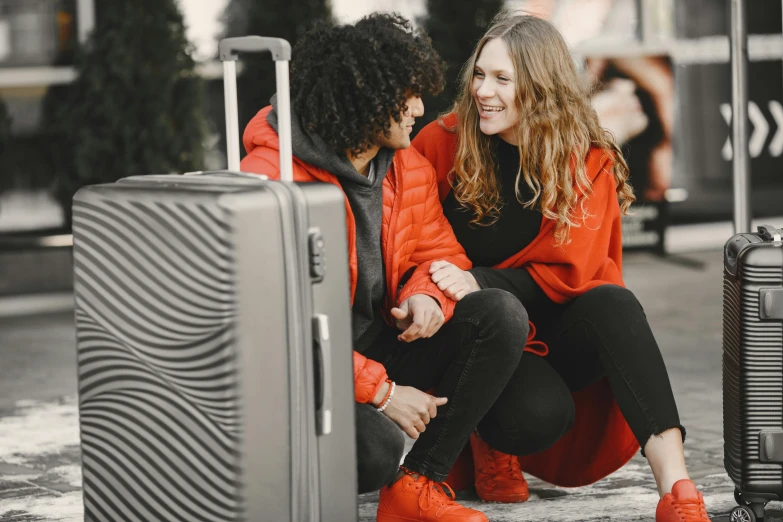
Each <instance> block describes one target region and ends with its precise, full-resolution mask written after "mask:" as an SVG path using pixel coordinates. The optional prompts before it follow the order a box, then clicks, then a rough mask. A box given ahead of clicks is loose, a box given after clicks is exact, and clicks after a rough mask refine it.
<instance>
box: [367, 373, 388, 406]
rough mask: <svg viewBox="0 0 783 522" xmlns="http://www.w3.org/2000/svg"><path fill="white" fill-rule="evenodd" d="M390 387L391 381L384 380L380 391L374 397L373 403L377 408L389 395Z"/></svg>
mask: <svg viewBox="0 0 783 522" xmlns="http://www.w3.org/2000/svg"><path fill="white" fill-rule="evenodd" d="M390 388H391V381H389V380H388V379H387V380H386V382H384V383H383V384H382V385H381V387H380V389H379V390H378V393H376V394H375V397H373V398H372V402H371V404H372V405H373V406H375V407H376V408H377V407H379V406H380V405H381V404H383V401H384V399H385V398H386V395H388V393H389V389H390Z"/></svg>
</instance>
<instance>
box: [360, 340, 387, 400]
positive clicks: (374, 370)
mask: <svg viewBox="0 0 783 522" xmlns="http://www.w3.org/2000/svg"><path fill="white" fill-rule="evenodd" d="M386 379H387V375H386V369H385V368H384V367H383V365H382V364H381V363H379V362H377V361H373V360H372V359H368V358H367V357H365V356H364V355H362V354H360V353H359V352H353V392H354V396H355V398H356V402H361V403H368V402H372V400H373V398H374V397H375V396H376V395H377V394H378V390H380V389H381V386H382V385H383V383H384V382H386Z"/></svg>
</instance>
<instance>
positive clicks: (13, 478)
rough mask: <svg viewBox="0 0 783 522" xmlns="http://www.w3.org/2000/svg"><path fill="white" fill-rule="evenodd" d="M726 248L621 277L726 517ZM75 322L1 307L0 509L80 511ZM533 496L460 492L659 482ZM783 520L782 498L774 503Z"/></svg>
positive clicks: (773, 511) (533, 517) (629, 475)
mask: <svg viewBox="0 0 783 522" xmlns="http://www.w3.org/2000/svg"><path fill="white" fill-rule="evenodd" d="M721 270H722V265H721V253H720V252H718V251H712V252H704V253H693V254H688V255H686V256H684V257H680V258H669V259H661V258H658V257H656V256H652V255H649V254H627V255H626V257H625V279H626V283H627V285H628V286H629V287H630V288H631V289H632V290H633V291H634V292H635V293H636V295H637V296H638V297H639V300H640V301H641V303H642V305H643V306H644V308H645V311H646V313H647V316H648V318H649V320H650V323H651V324H652V327H653V331H654V332H655V335H656V338H657V339H658V342H659V344H660V346H661V349H662V352H663V354H664V358H665V360H666V364H667V367H668V369H669V373H670V378H671V381H672V386H673V388H674V392H675V396H676V398H677V400H678V405H679V409H680V416H681V420H682V422H683V424H684V425H685V426H686V427H687V430H688V440H687V443H686V459H687V463H688V466H689V469H690V473H691V475H692V477H693V478H694V480H695V481H696V482H697V484H698V485H699V487H700V488H701V489H702V491H703V493H704V495H705V498H706V499H707V507H708V510H709V512H710V514H711V516H712V517H713V520H715V521H717V522H728V520H729V517H728V514H729V512H730V510H731V509H732V508H733V507H734V505H735V504H734V499H733V495H732V491H733V485H732V484H731V483H730V481H729V479H728V477H727V476H726V473H725V471H724V469H723V440H722V430H723V428H722V414H721V409H722V392H721V291H722V290H721V288H722V283H721V281H722V279H721ZM73 338H74V332H73V323H72V318H71V315H70V314H69V313H65V314H51V315H45V316H28V317H17V318H5V319H0V361H2V364H0V521H6V520H7V521H24V522H28V521H30V522H31V521H36V522H38V521H41V522H44V521H45V522H54V521H58V522H66V521H67V522H75V521H79V520H82V517H83V511H82V506H81V493H80V485H81V473H80V468H79V447H78V440H79V439H78V414H77V409H76V399H75V393H76V381H75V356H74V348H73ZM530 485H531V493H532V495H531V500H530V501H529V502H527V503H524V504H519V505H502V504H486V503H483V502H479V501H477V499H476V497H475V494H474V493H471V492H462V493H460V498H461V499H463V500H465V502H466V503H467V504H468V505H470V506H473V507H476V508H477V509H481V510H483V511H484V512H485V513H487V515H488V517H489V518H490V520H492V521H493V522H511V521H528V520H529V521H538V522H549V521H551V522H555V521H557V522H576V521H583V522H594V521H645V522H653V521H654V512H655V505H656V502H657V493H656V491H655V484H654V481H653V479H652V475H651V473H650V472H649V468H648V467H647V464H646V461H645V460H644V459H643V458H642V457H641V456H636V457H635V458H634V459H633V460H632V461H631V462H630V463H629V464H628V465H626V466H625V467H624V468H623V469H621V470H620V471H618V472H617V473H615V474H613V475H612V476H610V477H608V478H606V479H604V480H602V481H600V482H598V483H596V484H593V485H591V486H588V487H583V488H575V489H564V488H557V487H553V486H551V485H549V484H546V483H543V482H540V481H538V480H537V479H534V478H531V479H530ZM376 499H377V495H373V494H369V495H362V497H361V499H360V500H361V503H360V520H361V521H362V522H369V521H372V520H374V519H375V509H376V503H375V501H376ZM767 508H768V509H767V517H766V519H765V520H766V521H767V522H783V504H780V503H771V504H769V505H768V506H767Z"/></svg>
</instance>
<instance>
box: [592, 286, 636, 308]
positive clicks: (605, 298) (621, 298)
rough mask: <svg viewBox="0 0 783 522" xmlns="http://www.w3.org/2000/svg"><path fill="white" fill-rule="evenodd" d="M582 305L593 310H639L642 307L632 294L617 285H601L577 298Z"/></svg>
mask: <svg viewBox="0 0 783 522" xmlns="http://www.w3.org/2000/svg"><path fill="white" fill-rule="evenodd" d="M579 300H580V301H581V302H582V305H583V306H585V307H587V308H592V309H594V310H610V311H612V310H618V311H626V312H627V311H629V310H640V311H642V305H641V304H640V303H639V300H638V299H636V296H635V295H634V293H633V292H631V291H630V290H628V289H627V288H623V287H622V286H617V285H601V286H598V287H596V288H593V289H592V290H588V291H587V292H585V293H584V294H582V295H581V296H580V297H579Z"/></svg>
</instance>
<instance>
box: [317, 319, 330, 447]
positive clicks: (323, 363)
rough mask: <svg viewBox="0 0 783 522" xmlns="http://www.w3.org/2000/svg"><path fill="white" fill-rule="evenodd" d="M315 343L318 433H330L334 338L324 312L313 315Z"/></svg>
mask: <svg viewBox="0 0 783 522" xmlns="http://www.w3.org/2000/svg"><path fill="white" fill-rule="evenodd" d="M313 344H314V346H313V348H314V350H315V365H314V366H315V368H314V370H315V372H316V376H315V382H316V389H315V394H316V396H315V410H316V411H315V415H316V433H317V434H318V435H329V434H330V433H331V432H332V340H331V338H330V336H329V318H328V317H327V316H326V315H324V314H316V315H315V317H313Z"/></svg>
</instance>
